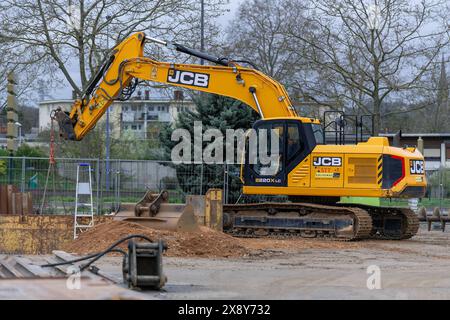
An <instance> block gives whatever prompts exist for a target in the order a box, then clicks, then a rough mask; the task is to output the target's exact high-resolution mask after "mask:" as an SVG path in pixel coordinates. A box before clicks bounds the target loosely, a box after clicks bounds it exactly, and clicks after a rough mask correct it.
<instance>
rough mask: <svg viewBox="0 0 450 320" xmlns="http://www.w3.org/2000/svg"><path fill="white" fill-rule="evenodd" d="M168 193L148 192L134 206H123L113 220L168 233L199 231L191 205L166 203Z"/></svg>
mask: <svg viewBox="0 0 450 320" xmlns="http://www.w3.org/2000/svg"><path fill="white" fill-rule="evenodd" d="M168 200H169V193H168V192H167V191H163V192H161V193H159V194H154V193H151V192H150V191H148V192H147V193H146V194H145V196H144V197H143V198H142V199H141V200H140V201H139V202H138V203H137V204H135V205H132V204H125V205H123V206H121V210H120V211H119V212H118V213H116V215H115V219H116V220H121V221H128V222H133V223H138V224H140V225H143V226H145V227H149V228H153V229H161V230H170V231H181V232H195V231H198V230H199V226H198V224H197V221H196V218H195V215H194V208H193V206H192V205H191V204H187V205H182V204H170V203H168Z"/></svg>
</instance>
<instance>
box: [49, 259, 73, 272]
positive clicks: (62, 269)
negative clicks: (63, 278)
mask: <svg viewBox="0 0 450 320" xmlns="http://www.w3.org/2000/svg"><path fill="white" fill-rule="evenodd" d="M45 261H47V262H48V263H49V264H55V263H60V262H64V261H60V260H59V261H58V260H57V259H55V258H53V257H47V258H45ZM69 266H70V265H62V266H55V267H52V268H54V269H56V270H58V271H59V272H61V273H62V274H64V275H70V272H68V270H67V268H68V267H69Z"/></svg>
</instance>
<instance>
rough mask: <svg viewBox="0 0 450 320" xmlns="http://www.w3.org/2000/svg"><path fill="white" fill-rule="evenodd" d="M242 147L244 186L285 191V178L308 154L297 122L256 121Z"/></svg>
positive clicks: (303, 135) (302, 133) (309, 147)
mask: <svg viewBox="0 0 450 320" xmlns="http://www.w3.org/2000/svg"><path fill="white" fill-rule="evenodd" d="M253 129H254V131H253V137H252V136H251V135H250V136H248V137H247V140H246V145H245V148H246V149H245V152H246V153H245V164H244V172H243V177H244V183H245V185H246V186H265V187H269V186H270V187H286V186H287V180H288V174H289V172H291V171H292V170H293V169H294V168H295V167H296V166H297V165H298V164H299V163H300V162H301V161H303V159H305V158H306V157H307V156H308V155H309V153H310V150H311V141H308V140H307V139H306V136H305V131H304V128H303V124H302V123H301V122H300V121H298V120H287V119H286V120H260V121H258V122H256V123H255V125H254V126H253Z"/></svg>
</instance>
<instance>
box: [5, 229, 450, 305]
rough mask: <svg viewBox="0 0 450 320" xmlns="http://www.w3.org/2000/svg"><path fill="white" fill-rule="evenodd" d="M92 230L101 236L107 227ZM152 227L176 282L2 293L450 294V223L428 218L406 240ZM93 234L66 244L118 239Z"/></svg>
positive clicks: (108, 268) (23, 284)
mask: <svg viewBox="0 0 450 320" xmlns="http://www.w3.org/2000/svg"><path fill="white" fill-rule="evenodd" d="M116 227H117V228H119V229H120V228H121V231H120V232H119V233H118V234H117V235H116V236H120V234H121V233H122V232H124V233H126V232H129V231H130V230H128V229H129V228H132V227H133V226H130V225H125V226H124V225H116ZM98 228H105V226H103V227H102V226H98ZM135 231H141V233H142V232H144V231H145V230H135ZM147 231H148V230H147ZM91 232H94V234H93V235H94V236H95V232H104V230H101V229H99V230H97V231H96V230H93V231H91ZM137 233H139V232H137ZM144 233H145V232H144ZM150 233H152V232H150ZM152 234H153V236H161V237H162V238H166V240H168V244H169V247H170V246H171V245H172V248H173V249H172V251H171V250H169V251H168V252H167V255H166V257H165V258H164V272H165V273H166V275H167V276H168V283H167V284H166V286H165V288H164V290H163V291H161V292H134V291H131V290H127V289H125V288H123V287H120V286H117V285H110V284H105V283H103V284H95V283H94V284H92V283H88V285H86V283H85V286H84V287H83V279H82V281H81V285H82V286H81V289H80V290H67V289H65V288H64V286H65V283H66V281H65V280H63V279H59V280H50V279H48V280H46V279H41V280H32V281H29V280H2V281H0V298H1V299H8V298H12V299H15V298H28V299H34V298H44V299H55V298H63V299H70V298H80V299H84V298H86V299H114V298H117V299H129V298H131V299H134V298H136V299H142V298H143V299H450V250H449V244H450V242H449V240H450V231H449V230H447V231H446V232H445V233H443V232H441V231H438V230H435V231H432V232H428V231H427V230H426V225H425V224H423V225H421V229H420V231H419V234H418V235H417V236H416V237H414V238H413V239H410V240H406V241H376V240H367V241H358V242H337V241H324V240H314V239H312V240H308V239H289V240H275V239H235V238H231V237H229V236H227V235H223V234H216V232H214V231H209V230H205V229H202V231H201V233H200V235H198V234H197V235H196V236H188V235H183V236H182V237H181V239H175V238H174V235H173V234H170V233H169V232H167V233H165V232H162V233H161V232H160V233H158V234H156V233H152ZM91 236H92V235H91ZM216 237H219V238H218V239H219V240H220V241H219V242H220V243H219V244H218V243H217V242H215V241H216V240H217V239H216ZM195 239H197V240H195ZM202 239H203V240H202ZM215 239H216V240H215ZM85 240H86V239H83V238H80V239H79V240H77V241H76V242H74V243H71V244H69V245H68V246H67V247H66V248H63V250H65V251H67V252H71V251H72V252H73V251H76V250H78V251H86V252H92V250H94V249H98V248H101V247H102V246H106V245H107V243H111V242H112V241H111V239H107V240H105V244H101V243H99V241H94V242H95V243H96V245H95V246H92V247H86V243H87V242H84V241H85ZM190 240H191V242H189V241H190ZM192 240H195V241H194V242H192ZM86 241H87V240H86ZM214 242H215V243H214ZM83 248H84V249H83ZM186 248H189V250H186ZM202 248H203V249H202ZM205 248H206V250H204V249H205ZM214 248H219V249H218V250H214ZM70 249H72V250H70ZM82 249H83V250H82ZM233 250H235V252H233ZM94 251H95V250H94ZM86 252H78V253H80V254H81V253H86ZM0 258H5V255H3V256H2V255H0ZM27 258H28V259H30V260H33V259H34V260H36V259H42V258H43V257H42V256H39V257H37V256H27ZM96 266H97V267H98V268H99V269H100V270H102V271H103V272H106V273H108V274H111V275H114V276H115V277H117V278H120V277H121V258H120V257H118V256H113V257H106V258H103V259H102V260H100V261H99V262H97V263H96ZM370 266H376V267H371V269H370V270H374V269H373V268H375V269H376V268H377V267H379V270H380V276H381V278H380V279H381V289H373V290H370V289H368V287H367V280H368V278H369V277H370V276H371V274H369V273H368V268H369V267H370ZM58 281H59V282H58ZM27 286H28V287H27ZM102 286H103V287H102ZM32 287H34V289H33V288H32ZM36 288H40V290H37V289H36ZM105 288H109V289H108V290H105ZM61 292H62V293H61Z"/></svg>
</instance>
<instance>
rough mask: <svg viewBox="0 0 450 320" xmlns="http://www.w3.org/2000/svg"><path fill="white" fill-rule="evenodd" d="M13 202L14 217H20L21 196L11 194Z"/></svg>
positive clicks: (21, 212)
mask: <svg viewBox="0 0 450 320" xmlns="http://www.w3.org/2000/svg"><path fill="white" fill-rule="evenodd" d="M12 198H13V202H14V209H15V210H14V212H13V214H14V215H22V214H23V210H22V194H21V193H18V192H17V193H13V197H12Z"/></svg>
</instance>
